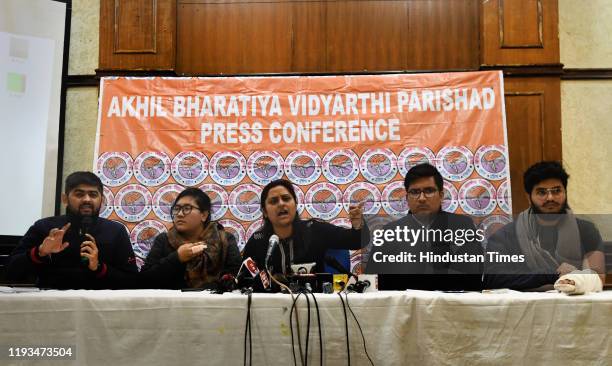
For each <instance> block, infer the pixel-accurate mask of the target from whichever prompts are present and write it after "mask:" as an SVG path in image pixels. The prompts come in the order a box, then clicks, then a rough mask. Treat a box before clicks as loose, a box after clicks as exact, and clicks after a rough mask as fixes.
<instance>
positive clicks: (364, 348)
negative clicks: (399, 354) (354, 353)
mask: <svg viewBox="0 0 612 366" xmlns="http://www.w3.org/2000/svg"><path fill="white" fill-rule="evenodd" d="M344 296H346V306H347V307H348V309H349V311H350V312H351V314H352V315H353V319H355V322H356V323H357V328H359V333H360V334H361V339H362V340H363V350H364V351H365V354H366V356H367V357H368V360H369V361H370V364H371V365H372V366H374V362H372V359H371V358H370V355H369V354H368V348H367V347H366V340H365V337H364V336H363V330H361V324H359V320H357V316H355V313H354V312H353V309H351V305H350V304H349V299H348V294H344Z"/></svg>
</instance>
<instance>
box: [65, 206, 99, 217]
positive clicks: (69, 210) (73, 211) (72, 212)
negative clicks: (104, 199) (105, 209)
mask: <svg viewBox="0 0 612 366" xmlns="http://www.w3.org/2000/svg"><path fill="white" fill-rule="evenodd" d="M82 206H83V205H81V206H79V207H77V208H74V207H72V206H71V205H66V214H67V215H68V216H70V217H74V218H76V219H79V220H80V219H81V218H83V217H84V216H91V217H93V218H97V217H98V215H99V214H100V207H98V209H95V207H94V206H93V205H91V206H90V207H91V214H88V215H83V214H81V207H82Z"/></svg>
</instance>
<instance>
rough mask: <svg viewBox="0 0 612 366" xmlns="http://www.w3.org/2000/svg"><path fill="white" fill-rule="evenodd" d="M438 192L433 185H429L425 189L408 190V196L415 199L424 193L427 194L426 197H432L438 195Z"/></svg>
mask: <svg viewBox="0 0 612 366" xmlns="http://www.w3.org/2000/svg"><path fill="white" fill-rule="evenodd" d="M436 192H438V190H437V189H436V188H432V187H427V188H423V189H410V190H408V197H409V198H411V199H413V200H416V199H419V198H420V197H421V193H423V195H425V198H431V197H433V196H435V195H436Z"/></svg>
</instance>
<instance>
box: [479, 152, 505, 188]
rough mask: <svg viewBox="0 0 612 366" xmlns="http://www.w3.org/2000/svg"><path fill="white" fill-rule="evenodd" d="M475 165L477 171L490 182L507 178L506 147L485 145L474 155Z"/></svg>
mask: <svg viewBox="0 0 612 366" xmlns="http://www.w3.org/2000/svg"><path fill="white" fill-rule="evenodd" d="M474 165H475V166H476V171H477V172H478V174H480V175H481V176H482V177H483V178H486V179H488V180H500V179H504V178H506V168H507V167H508V158H507V157H506V152H505V150H504V147H503V146H501V145H483V146H481V147H479V148H478V150H476V154H474Z"/></svg>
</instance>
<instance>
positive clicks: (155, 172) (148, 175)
mask: <svg viewBox="0 0 612 366" xmlns="http://www.w3.org/2000/svg"><path fill="white" fill-rule="evenodd" d="M171 164H172V162H171V161H170V158H169V157H168V155H166V154H164V153H161V152H157V151H149V152H143V153H142V154H140V155H138V157H137V158H136V160H134V176H135V177H136V179H137V180H138V181H139V182H140V183H142V184H144V185H145V186H149V187H151V186H158V185H160V184H162V183H163V182H165V181H166V180H167V179H168V177H170V165H171Z"/></svg>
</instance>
